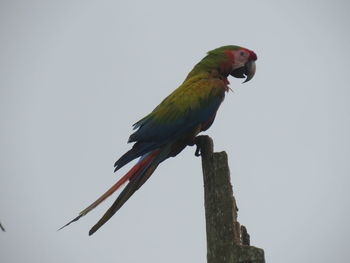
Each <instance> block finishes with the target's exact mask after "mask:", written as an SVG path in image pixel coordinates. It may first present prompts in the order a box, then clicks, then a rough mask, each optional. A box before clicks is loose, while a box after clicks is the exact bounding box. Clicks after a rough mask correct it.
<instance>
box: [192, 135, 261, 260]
mask: <svg viewBox="0 0 350 263" xmlns="http://www.w3.org/2000/svg"><path fill="white" fill-rule="evenodd" d="M196 144H197V147H199V149H200V152H201V156H202V169H203V179H204V205H205V218H206V232H207V262H208V263H238V262H240V263H244V262H245V263H247V262H256V263H263V262H265V259H264V250H262V249H260V248H257V247H253V246H250V237H249V234H248V232H247V230H246V228H245V227H244V226H240V224H239V222H238V221H237V211H238V209H237V205H236V201H235V198H234V196H233V191H232V185H231V181H230V171H229V167H228V163H227V154H226V152H218V153H217V152H216V153H214V152H213V148H214V146H213V140H212V139H211V138H210V137H208V136H198V137H197V138H196Z"/></svg>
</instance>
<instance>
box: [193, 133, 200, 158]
mask: <svg viewBox="0 0 350 263" xmlns="http://www.w3.org/2000/svg"><path fill="white" fill-rule="evenodd" d="M197 138H198V137H196V138H194V144H195V145H196V151H195V152H194V156H196V157H199V156H201V155H202V153H201V145H200V143H199V140H198V139H197Z"/></svg>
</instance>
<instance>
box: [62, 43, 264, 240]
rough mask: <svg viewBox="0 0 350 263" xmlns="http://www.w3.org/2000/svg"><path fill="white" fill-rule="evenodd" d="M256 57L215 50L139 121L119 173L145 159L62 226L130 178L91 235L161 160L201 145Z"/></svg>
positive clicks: (250, 53)
mask: <svg viewBox="0 0 350 263" xmlns="http://www.w3.org/2000/svg"><path fill="white" fill-rule="evenodd" d="M256 60H257V56H256V54H255V53H254V52H253V51H252V50H249V49H247V48H244V47H240V46H232V45H230V46H223V47H219V48H217V49H214V50H211V51H209V52H208V54H207V55H206V56H205V57H204V58H203V59H202V60H201V61H200V62H199V63H198V64H196V65H195V66H194V68H193V69H192V71H191V72H190V73H189V74H188V76H187V77H186V79H185V80H184V82H183V83H182V84H181V85H180V86H179V87H178V88H177V89H176V90H175V91H173V92H172V93H171V94H170V95H169V96H168V97H166V98H165V99H164V100H163V101H162V102H161V103H160V104H159V105H158V106H157V107H156V108H155V109H154V110H153V111H152V112H151V113H150V114H148V115H147V116H146V117H144V118H142V119H141V120H139V121H138V122H136V123H135V124H134V125H133V129H134V130H136V131H135V132H134V133H133V134H131V135H130V137H129V141H128V142H129V143H131V142H132V143H134V145H133V146H132V148H131V149H130V150H129V151H128V152H126V153H125V154H124V155H122V156H121V157H120V158H119V159H118V160H117V161H116V162H115V164H114V167H115V170H114V172H116V171H117V170H119V169H120V168H121V167H123V166H124V165H126V164H127V163H129V162H130V161H132V160H134V159H136V158H138V157H141V158H140V159H139V161H138V162H137V163H136V164H135V165H134V166H133V167H132V168H131V169H130V170H129V171H128V172H127V173H126V174H125V175H124V176H123V177H122V178H121V179H120V180H119V181H117V182H116V183H115V184H114V185H113V186H112V187H111V188H110V189H109V190H107V191H106V192H105V193H104V194H103V195H102V196H101V197H100V198H98V199H97V200H96V201H95V202H93V203H92V204H91V205H90V206H88V207H87V208H85V209H84V210H83V211H81V212H80V213H79V215H78V216H77V217H76V218H74V219H73V220H71V221H70V222H68V223H67V224H66V225H64V226H63V227H61V228H60V229H62V228H64V227H66V226H68V225H69V224H71V223H72V222H74V221H77V220H78V219H80V218H81V217H82V216H84V215H86V214H87V213H89V212H90V211H91V210H92V209H94V208H95V207H96V206H98V205H99V204H100V203H101V202H102V201H104V200H105V199H106V198H107V197H109V196H110V195H111V194H112V193H114V192H115V191H116V190H117V189H118V188H119V187H120V186H122V185H123V184H124V183H125V182H127V181H128V184H127V185H126V186H125V188H124V189H123V191H122V192H121V193H120V194H119V196H118V197H117V199H116V200H115V202H114V203H113V204H112V206H111V207H110V208H109V209H108V210H107V212H106V213H105V214H104V215H103V217H102V218H101V219H100V220H99V221H98V222H97V223H96V224H95V225H94V226H93V227H92V228H91V230H90V231H89V235H92V234H93V233H95V232H96V231H97V230H98V229H99V228H100V227H101V226H102V225H103V224H104V223H106V222H107V221H108V220H109V219H110V218H111V217H112V216H113V215H114V214H115V213H116V212H117V211H118V210H119V209H120V208H121V207H122V206H123V205H124V203H125V202H126V201H127V200H128V199H129V198H130V197H131V196H132V195H133V194H134V193H135V192H136V190H138V189H139V188H140V187H141V186H142V185H143V184H144V183H145V182H146V181H147V180H148V178H149V177H150V176H151V175H152V173H153V172H154V170H155V169H156V168H157V166H158V165H159V164H160V163H161V162H163V161H164V160H166V159H167V158H169V157H174V156H176V155H177V154H179V153H180V152H181V151H182V150H183V149H184V148H185V147H186V146H188V145H190V146H192V145H194V144H195V138H196V136H197V134H198V133H200V132H202V131H205V130H207V129H208V128H209V127H210V126H211V125H212V123H213V121H214V119H215V116H216V112H217V110H218V108H219V106H220V104H221V103H222V101H223V100H224V97H225V93H226V92H228V91H229V90H230V88H229V86H228V85H229V81H228V80H227V77H228V76H229V75H231V76H233V77H235V78H246V79H245V81H244V82H247V81H249V80H251V79H252V78H253V76H254V74H255V69H256V66H255V61H256ZM244 82H243V83H244Z"/></svg>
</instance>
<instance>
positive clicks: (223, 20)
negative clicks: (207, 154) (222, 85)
mask: <svg viewBox="0 0 350 263" xmlns="http://www.w3.org/2000/svg"><path fill="white" fill-rule="evenodd" d="M349 7H350V6H349V3H348V2H347V1H330V0H329V1H304V0H303V1H301V0H300V1H272V0H271V1H188V0H186V1H180V0H178V1H24V0H23V1H1V4H0V123H1V127H0V128H1V129H0V171H1V174H0V221H1V222H2V224H3V225H4V226H5V228H6V230H7V232H6V233H2V232H0V262H4V263H12V262H13V263H18V262H35V263H36V262H50V263H51V262H53V263H54V262H60V263H62V262H86V263H89V262H124V263H133V262H168V263H172V262H174V263H175V262H176V263H178V262H205V260H206V238H205V221H204V208H203V182H202V174H201V166H200V159H199V158H196V157H194V150H195V149H194V148H188V149H186V150H185V151H183V152H182V153H181V154H180V155H179V156H177V157H176V158H172V159H169V160H167V161H166V162H165V163H163V164H162V165H161V166H160V167H159V168H158V169H157V171H156V172H155V173H154V175H153V176H152V178H151V179H150V180H149V181H148V182H147V183H146V184H145V185H144V186H143V187H142V189H140V190H139V191H138V192H137V193H136V194H135V195H134V196H133V197H132V198H131V199H130V200H129V201H128V202H127V204H126V205H125V206H124V207H123V208H122V209H121V210H120V211H119V212H118V214H116V215H115V216H114V217H113V218H112V219H111V220H110V221H109V222H108V223H107V224H106V225H104V226H103V227H102V228H101V229H100V230H99V231H98V232H97V233H96V234H94V235H93V236H91V237H89V236H88V234H87V233H88V230H89V229H90V227H91V226H92V225H93V224H94V223H95V222H96V221H97V220H98V219H99V218H100V216H101V215H102V214H103V213H104V211H105V210H106V209H107V208H108V206H109V205H110V204H111V203H112V202H113V200H114V199H115V196H113V198H111V199H109V200H108V201H107V202H105V203H103V204H102V205H101V206H100V207H98V208H97V209H96V210H95V211H94V212H92V213H90V214H89V215H88V216H86V217H84V218H82V219H81V220H80V221H79V222H77V223H74V224H72V225H71V226H69V227H68V228H66V229H64V230H62V231H59V232H57V231H56V230H57V229H58V228H59V227H60V226H62V225H63V224H64V223H66V222H67V221H68V220H70V219H72V218H73V217H74V216H76V215H77V214H78V212H79V211H80V210H82V209H83V208H85V207H86V206H87V205H88V204H89V203H91V202H92V201H94V200H95V199H96V198H97V197H98V196H99V195H100V194H101V193H103V192H104V191H105V190H106V189H107V188H108V187H109V186H110V185H112V184H113V183H114V182H115V181H116V180H117V179H118V178H119V177H120V176H121V175H122V174H123V173H124V172H126V171H127V170H126V169H123V170H122V171H120V172H118V173H117V174H116V175H114V174H113V173H112V172H113V163H114V161H115V160H116V159H117V158H118V157H119V156H120V155H122V154H123V153H124V152H125V151H127V150H128V149H129V148H130V147H131V145H127V144H126V141H127V138H128V136H129V134H130V133H131V124H133V123H134V122H135V121H137V120H139V119H140V118H141V117H143V116H145V115H146V114H147V113H149V112H150V111H151V110H152V109H153V108H154V107H155V106H156V105H157V104H158V103H159V102H160V101H161V100H162V99H163V98H164V97H165V96H167V95H168V94H169V93H170V92H171V91H172V90H174V89H175V88H176V87H178V86H179V85H180V84H181V83H182V81H183V80H184V78H185V77H186V75H187V73H188V72H189V71H190V70H191V68H192V67H193V66H194V65H195V64H196V63H197V62H198V61H199V60H200V59H202V58H203V57H204V56H205V53H206V52H207V51H208V50H211V49H213V48H216V47H219V46H222V45H228V44H235V45H242V46H244V47H247V48H250V49H252V50H254V51H255V52H256V53H257V55H258V61H257V73H256V76H255V78H254V79H253V80H251V81H250V82H248V83H246V84H244V85H242V84H241V80H238V79H233V78H231V79H230V81H231V88H232V89H233V90H234V92H230V93H228V94H227V96H226V99H225V101H224V103H223V105H222V107H221V109H220V110H219V112H218V115H217V119H216V121H215V123H214V125H213V126H212V128H211V129H210V130H209V131H208V134H209V135H211V136H212V137H213V139H214V142H215V148H216V150H218V151H221V150H225V151H227V153H228V155H229V164H230V169H231V176H232V182H233V185H234V193H235V196H236V199H237V202H238V206H239V209H240V210H239V221H240V222H241V223H242V224H244V225H246V226H247V228H248V231H249V233H250V234H251V242H252V244H253V245H255V246H258V247H261V248H263V249H264V250H265V254H266V259H267V261H268V262H284V263H292V262H293V263H294V262H299V263H303V262H305V263H306V262H318V263H323V262H325V263H326V262H347V261H348V244H349V240H348V239H349V235H350V227H349V222H350V213H349V206H350V198H349V197H350V194H349V187H350V180H349V163H348V162H349V155H350V147H349V146H350V145H349V144H350V140H349V134H350V125H349V124H350V122H349V121H350V119H349V95H350V94H349V80H348V79H349V68H350V62H349V59H350V54H349V46H350V38H349V29H348V27H349V24H350V19H349V9H350V8H349ZM129 167H130V166H129ZM129 167H127V168H129Z"/></svg>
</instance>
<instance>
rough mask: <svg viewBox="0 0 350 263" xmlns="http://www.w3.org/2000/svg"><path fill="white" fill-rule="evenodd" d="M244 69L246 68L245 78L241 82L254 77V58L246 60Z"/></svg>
mask: <svg viewBox="0 0 350 263" xmlns="http://www.w3.org/2000/svg"><path fill="white" fill-rule="evenodd" d="M245 69H246V72H245V75H246V77H247V78H246V79H245V81H243V83H246V82H248V81H249V80H251V79H252V78H253V77H254V75H255V70H256V64H255V61H254V60H250V61H248V62H247V63H246V64H245Z"/></svg>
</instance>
